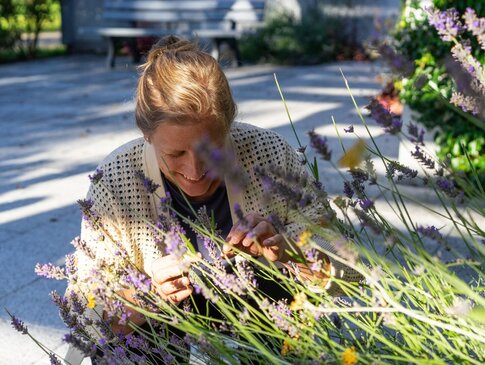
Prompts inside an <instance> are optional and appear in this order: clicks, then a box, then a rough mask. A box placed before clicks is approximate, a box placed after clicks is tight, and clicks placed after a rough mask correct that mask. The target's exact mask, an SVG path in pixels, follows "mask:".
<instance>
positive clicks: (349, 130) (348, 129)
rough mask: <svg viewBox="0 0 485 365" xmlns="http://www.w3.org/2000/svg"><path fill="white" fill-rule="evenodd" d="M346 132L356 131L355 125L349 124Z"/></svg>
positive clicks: (345, 129)
mask: <svg viewBox="0 0 485 365" xmlns="http://www.w3.org/2000/svg"><path fill="white" fill-rule="evenodd" d="M344 132H345V133H354V126H353V125H349V126H348V127H347V128H344Z"/></svg>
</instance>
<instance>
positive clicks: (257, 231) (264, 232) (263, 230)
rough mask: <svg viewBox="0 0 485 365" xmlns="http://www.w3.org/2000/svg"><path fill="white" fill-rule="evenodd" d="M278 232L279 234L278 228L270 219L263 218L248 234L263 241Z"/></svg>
mask: <svg viewBox="0 0 485 365" xmlns="http://www.w3.org/2000/svg"><path fill="white" fill-rule="evenodd" d="M276 234H278V232H277V231H276V228H275V227H274V226H273V225H272V224H271V223H269V222H268V221H266V220H263V221H261V222H259V223H258V224H257V225H256V226H255V227H254V228H253V229H252V230H251V232H250V234H248V236H250V237H253V239H256V240H257V241H258V242H263V241H264V240H266V239H268V238H270V237H273V236H274V235H276Z"/></svg>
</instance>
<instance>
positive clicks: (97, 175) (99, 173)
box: [88, 169, 104, 185]
mask: <svg viewBox="0 0 485 365" xmlns="http://www.w3.org/2000/svg"><path fill="white" fill-rule="evenodd" d="M103 175H104V172H103V170H101V169H96V170H95V171H94V173H93V174H92V175H88V177H89V180H91V182H92V183H93V184H94V185H96V184H97V183H99V182H100V181H101V179H102V178H103Z"/></svg>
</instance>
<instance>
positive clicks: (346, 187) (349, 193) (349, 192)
mask: <svg viewBox="0 0 485 365" xmlns="http://www.w3.org/2000/svg"><path fill="white" fill-rule="evenodd" d="M344 194H345V196H346V197H347V198H349V199H352V197H353V196H354V189H352V184H351V183H350V182H348V181H346V182H344Z"/></svg>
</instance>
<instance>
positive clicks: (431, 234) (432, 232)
mask: <svg viewBox="0 0 485 365" xmlns="http://www.w3.org/2000/svg"><path fill="white" fill-rule="evenodd" d="M416 232H418V233H421V234H422V235H423V236H425V237H428V238H431V239H433V240H435V241H438V242H442V241H443V240H444V238H443V235H442V234H441V232H440V230H439V229H438V228H436V227H435V226H426V227H425V226H417V227H416Z"/></svg>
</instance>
